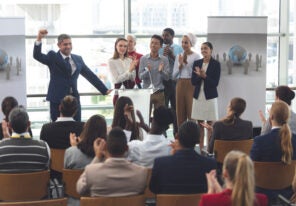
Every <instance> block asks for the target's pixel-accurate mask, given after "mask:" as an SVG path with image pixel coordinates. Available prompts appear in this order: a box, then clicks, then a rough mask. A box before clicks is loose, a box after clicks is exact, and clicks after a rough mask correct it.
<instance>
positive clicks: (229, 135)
mask: <svg viewBox="0 0 296 206" xmlns="http://www.w3.org/2000/svg"><path fill="white" fill-rule="evenodd" d="M251 138H253V124H252V122H250V121H247V120H242V119H240V118H236V119H235V120H234V124H232V125H226V124H224V123H223V121H217V122H215V123H214V125H213V134H212V136H211V140H210V143H209V152H210V153H212V152H213V148H214V141H215V140H216V139H221V140H244V139H251Z"/></svg>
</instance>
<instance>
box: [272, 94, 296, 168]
mask: <svg viewBox="0 0 296 206" xmlns="http://www.w3.org/2000/svg"><path fill="white" fill-rule="evenodd" d="M270 117H271V119H272V120H274V121H275V122H277V124H278V125H280V126H281V128H280V141H281V142H280V144H281V149H282V158H281V160H282V162H283V163H286V164H290V163H291V160H292V155H293V147H292V134H291V130H290V127H289V124H288V120H289V119H290V109H289V105H288V104H287V103H286V102H283V101H281V100H280V101H276V102H274V103H273V104H272V106H271V109H270Z"/></svg>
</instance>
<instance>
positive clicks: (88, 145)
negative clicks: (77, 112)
mask: <svg viewBox="0 0 296 206" xmlns="http://www.w3.org/2000/svg"><path fill="white" fill-rule="evenodd" d="M106 136H107V124H106V120H105V118H104V117H103V116H101V115H93V116H91V117H90V118H89V119H88V120H87V122H86V123H85V125H84V128H83V130H82V132H81V135H80V137H76V136H75V134H74V133H71V135H70V142H71V145H72V147H69V148H68V149H67V150H66V152H65V157H64V168H67V169H84V167H85V166H86V165H88V164H89V163H90V162H91V161H92V160H93V158H94V157H95V151H94V147H93V143H94V141H95V140H96V139H97V138H98V137H100V138H103V139H106Z"/></svg>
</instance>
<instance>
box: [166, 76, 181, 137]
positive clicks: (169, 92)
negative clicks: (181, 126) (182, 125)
mask: <svg viewBox="0 0 296 206" xmlns="http://www.w3.org/2000/svg"><path fill="white" fill-rule="evenodd" d="M163 85H164V102H165V106H166V107H167V108H169V103H170V105H171V109H172V111H173V113H174V120H173V133H174V135H175V134H176V133H177V132H178V124H177V115H176V81H174V80H172V79H169V80H167V81H163Z"/></svg>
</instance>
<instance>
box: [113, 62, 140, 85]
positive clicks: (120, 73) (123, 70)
mask: <svg viewBox="0 0 296 206" xmlns="http://www.w3.org/2000/svg"><path fill="white" fill-rule="evenodd" d="M131 63H132V59H130V58H127V57H126V58H124V59H123V60H121V59H109V62H108V64H109V70H110V72H111V76H112V82H113V83H114V84H116V83H121V82H124V81H126V80H132V81H135V78H136V70H135V69H134V70H133V71H132V72H130V71H129V68H130V65H131Z"/></svg>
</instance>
